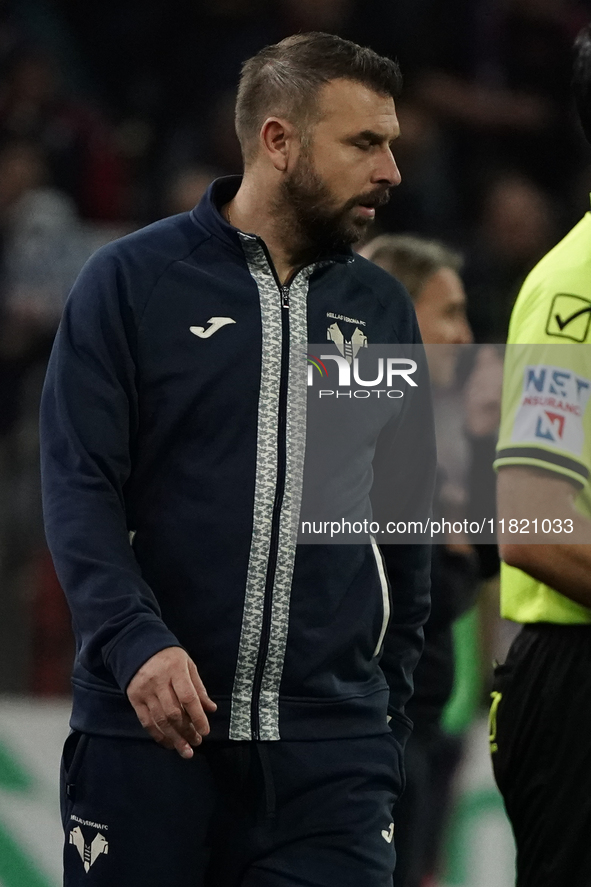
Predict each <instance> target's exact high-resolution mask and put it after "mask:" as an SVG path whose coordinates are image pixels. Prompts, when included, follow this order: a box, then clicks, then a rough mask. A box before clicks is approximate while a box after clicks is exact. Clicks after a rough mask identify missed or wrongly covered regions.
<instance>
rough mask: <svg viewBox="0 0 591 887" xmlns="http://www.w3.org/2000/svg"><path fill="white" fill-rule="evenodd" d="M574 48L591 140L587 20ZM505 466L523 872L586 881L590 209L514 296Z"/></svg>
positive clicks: (508, 754)
mask: <svg viewBox="0 0 591 887" xmlns="http://www.w3.org/2000/svg"><path fill="white" fill-rule="evenodd" d="M575 49H576V54H575V70H574V81H573V83H574V90H575V97H576V101H577V106H578V110H579V115H580V118H581V122H582V125H583V129H584V131H585V134H586V136H587V139H588V141H590V142H591V26H588V27H587V28H586V29H585V30H584V31H583V32H582V33H581V34H580V35H579V37H578V38H577V42H576V44H575ZM495 467H496V468H497V470H498V503H499V518H500V521H502V520H504V521H505V527H504V534H503V533H501V532H500V533H499V538H500V540H501V545H500V552H501V557H502V559H503V561H504V563H503V565H502V572H501V609H502V615H503V616H505V617H506V618H508V619H512V620H514V621H516V622H520V623H522V624H523V629H522V631H521V632H520V633H519V635H518V637H517V638H516V640H515V642H514V643H513V646H512V647H511V650H510V651H509V655H508V657H507V661H506V662H505V663H504V664H503V665H501V666H498V667H497V669H496V675H495V685H494V690H493V705H492V708H491V750H492V758H493V766H494V771H495V777H496V780H497V784H498V786H499V788H500V790H501V792H502V794H503V797H504V801H505V806H506V809H507V813H508V815H509V818H510V820H511V824H512V826H513V831H514V834H515V840H516V844H517V882H516V883H517V885H518V887H590V885H591V544H589V543H590V542H591V486H590V483H591V213H587V214H586V215H585V216H584V218H583V219H582V220H581V221H580V222H579V223H578V225H576V227H575V228H574V229H573V230H572V231H571V232H570V233H569V234H568V235H567V236H566V237H565V239H564V240H563V241H562V242H561V243H559V244H558V245H557V246H556V247H555V248H554V249H553V250H552V251H551V252H550V253H548V255H547V256H545V257H544V258H543V259H542V261H541V262H540V263H539V264H538V265H537V267H536V268H534V270H533V271H532V272H531V274H530V275H529V277H528V278H527V280H526V281H525V283H524V285H523V288H522V290H521V293H520V294H519V297H518V299H517V302H516V304H515V308H514V310H513V315H512V318H511V325H510V329H509V338H508V348H507V354H506V358H505V379H504V386H503V407H502V420H501V434H500V439H499V444H498V449H497V460H496V463H495ZM510 520H511V521H513V523H511V524H510V523H509V521H510ZM534 537H535V540H536V541H535V542H532V541H531V540H532V539H533V538H534ZM528 539H529V540H530V541H529V543H528ZM540 542H545V544H539V543H540Z"/></svg>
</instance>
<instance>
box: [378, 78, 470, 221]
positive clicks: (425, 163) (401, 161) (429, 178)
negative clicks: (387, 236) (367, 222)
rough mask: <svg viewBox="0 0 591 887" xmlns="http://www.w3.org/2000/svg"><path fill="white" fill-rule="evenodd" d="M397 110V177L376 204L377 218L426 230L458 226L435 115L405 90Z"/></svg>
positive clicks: (455, 207) (453, 196) (452, 191)
mask: <svg viewBox="0 0 591 887" xmlns="http://www.w3.org/2000/svg"><path fill="white" fill-rule="evenodd" d="M396 113H397V116H398V121H399V123H400V138H399V139H398V140H397V141H396V145H395V148H394V153H395V156H396V162H397V164H398V167H399V169H400V171H401V174H402V182H401V184H400V185H399V186H398V187H397V188H395V189H394V191H393V192H392V195H391V198H390V202H389V203H388V204H386V206H384V207H383V208H381V209H380V210H379V215H378V218H379V224H380V226H381V227H382V228H383V229H385V230H386V231H396V232H403V231H414V232H416V233H417V234H423V235H427V236H435V235H437V234H439V233H440V232H441V231H446V232H447V236H448V237H450V236H451V235H452V233H453V232H454V231H457V229H458V228H459V227H460V219H459V215H458V213H459V206H458V203H457V199H456V194H455V192H454V189H453V184H452V177H451V175H450V170H449V168H448V157H447V155H446V149H445V143H444V142H443V141H442V138H441V133H440V129H439V126H438V124H437V121H436V119H435V117H434V116H433V114H431V113H429V112H428V111H427V109H426V108H425V107H424V105H422V104H421V103H420V102H418V101H417V100H416V99H414V98H413V97H412V95H411V96H408V95H407V94H406V92H405V95H404V96H403V97H402V98H401V99H400V100H399V101H398V102H397V104H396Z"/></svg>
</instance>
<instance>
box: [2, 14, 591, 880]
mask: <svg viewBox="0 0 591 887" xmlns="http://www.w3.org/2000/svg"><path fill="white" fill-rule="evenodd" d="M590 17H591V3H590V2H582V0H363V2H356V0H217V2H215V0H212V2H205V0H201V2H199V0H166V2H162V0H151V2H150V3H144V2H140V0H103V2H101V3H99V4H88V3H80V2H76V0H0V694H1V695H0V887H24V885H26V887H50V885H57V884H58V882H59V859H60V847H59V844H60V840H61V837H60V828H59V818H58V816H57V808H56V804H55V782H56V771H55V767H56V761H57V759H58V757H59V750H60V744H61V741H62V739H63V736H64V734H65V732H66V730H67V723H66V722H67V694H68V673H69V667H70V661H71V655H72V643H71V637H70V631H69V624H68V615H67V612H66V610H65V604H64V602H63V598H62V596H61V591H60V589H59V586H58V585H57V581H56V579H55V576H54V574H53V571H52V567H51V563H50V560H49V557H48V554H47V550H46V547H45V544H44V539H43V530H42V523H41V512H40V502H39V477H38V468H37V461H38V439H37V430H36V429H37V425H36V423H37V405H38V398H39V393H40V387H41V383H42V379H43V373H44V368H45V364H46V361H47V357H48V354H49V349H50V346H51V342H52V338H53V335H54V333H55V329H56V327H57V324H58V322H59V317H60V313H61V309H62V306H63V302H64V299H65V297H66V295H67V292H68V289H69V286H70V285H71V282H72V280H73V279H74V277H75V276H76V273H77V271H78V270H79V268H80V266H81V265H82V263H83V262H84V261H85V259H86V258H87V256H88V255H89V254H90V253H91V252H92V251H93V250H94V249H95V248H97V247H98V246H99V245H101V244H102V243H104V242H106V241H108V240H110V239H111V238H113V237H116V236H119V235H120V234H123V233H125V232H127V231H130V230H133V229H135V228H137V227H139V226H141V225H143V224H146V223H149V222H151V221H153V220H155V219H157V218H160V217H162V216H164V215H169V214H171V213H174V212H179V211H183V210H186V209H189V208H191V207H192V206H193V205H194V204H195V203H196V202H197V201H198V199H199V197H200V196H201V194H202V193H203V191H204V190H205V188H206V186H207V184H208V183H209V181H211V179H212V178H213V177H215V176H216V175H220V174H227V173H235V172H240V154H239V149H238V144H237V141H236V138H235V135H234V132H233V121H232V109H233V99H234V88H235V84H236V81H237V78H238V74H239V70H240V65H241V62H242V61H243V60H244V59H245V58H247V57H249V56H251V55H252V54H254V53H255V52H256V51H257V50H258V49H259V48H261V47H262V46H264V45H266V44H268V43H271V42H275V41H277V40H279V39H281V38H282V37H284V36H287V35H288V34H291V33H294V32H297V31H304V30H325V31H332V32H335V33H338V34H340V35H341V36H344V37H348V38H351V39H353V40H356V41H357V42H360V43H364V44H367V45H370V46H372V47H373V48H374V49H376V50H378V51H380V52H383V53H385V54H388V55H391V56H394V57H396V58H398V59H399V61H400V64H401V67H402V70H403V75H404V78H405V89H404V93H403V96H402V98H401V99H400V101H399V102H398V104H397V107H398V113H399V117H400V122H401V127H402V136H401V138H400V141H399V144H398V146H397V148H396V152H395V153H396V157H397V160H398V163H399V166H400V168H401V172H402V177H403V183H402V185H401V186H400V187H399V188H398V189H396V191H395V192H394V195H393V198H392V200H391V202H390V204H389V206H388V207H386V208H385V209H384V210H383V211H382V213H381V216H380V218H379V228H380V230H383V231H396V232H413V233H418V234H425V235H428V236H434V237H440V238H442V239H444V240H445V241H446V242H448V243H449V244H451V245H453V246H456V247H458V248H459V249H460V250H461V251H462V252H463V253H464V255H465V257H466V264H465V271H464V279H465V283H466V289H467V293H468V298H469V315H470V320H471V323H472V326H473V329H474V333H475V337H476V341H477V342H503V341H504V338H505V335H506V328H507V321H508V316H509V313H510V308H511V305H512V301H513V299H514V297H515V295H516V293H517V290H518V289H519V286H520V283H521V282H522V280H523V279H524V277H525V275H526V274H527V272H528V271H529V270H530V269H531V268H532V267H533V265H534V264H535V263H536V261H537V260H538V259H539V258H540V257H541V256H542V255H543V254H544V253H545V252H546V251H547V249H548V248H549V247H550V246H552V245H553V244H554V243H555V242H556V241H557V240H558V239H559V238H560V237H561V236H562V235H563V234H564V233H566V231H567V230H568V229H569V228H570V227H571V226H572V224H573V223H574V222H575V221H576V220H577V219H578V218H579V217H580V216H581V215H582V213H583V212H585V210H586V209H587V208H588V193H589V190H590V188H591V166H590V163H589V159H590V158H589V153H588V150H587V147H586V143H585V142H584V140H583V138H582V135H581V133H580V131H579V128H578V124H577V121H576V117H575V114H574V109H573V106H572V102H571V100H570V96H569V80H570V58H571V55H570V52H571V49H570V48H571V45H572V42H573V39H574V37H575V35H576V33H577V31H578V30H579V28H580V27H581V26H582V25H584V24H585V23H586V22H587V21H588V20H589V18H590ZM494 612H495V608H494V580H493V582H492V584H491V587H489V588H487V589H485V592H484V593H483V595H482V596H481V605H480V610H479V614H478V620H479V626H480V629H479V630H480V639H481V643H480V647H481V648H482V650H483V651H484V652H482V653H481V657H482V659H483V661H484V662H486V661H487V660H489V659H490V656H491V655H492V654H493V653H494V652H495V651H497V650H500V651H501V652H502V650H503V648H504V647H505V646H506V642H507V636H508V634H509V633H510V632H508V630H507V628H506V627H505V626H503V625H501V623H500V621H499V620H498V619H497V618H496V616H495V615H494ZM487 674H488V668H487V666H486V665H483V676H484V678H483V680H482V682H481V685H480V686H481V688H482V689H481V690H479V699H478V702H479V704H480V707H481V711H483V710H484V704H485V700H486V684H487ZM448 850H449V853H448V861H447V864H446V871H445V873H444V874H442V882H441V883H445V884H446V885H450V887H451V885H458V887H459V885H463V887H508V885H509V884H510V883H511V879H512V875H511V871H512V860H511V857H512V844H511V838H510V834H509V832H508V827H507V825H506V822H505V821H504V819H503V815H502V809H501V806H500V801H499V798H498V796H497V795H496V793H495V790H494V787H493V785H492V779H491V776H490V767H489V764H488V760H487V757H486V728H485V725H484V723H483V720H482V716H480V717H477V718H476V720H475V723H474V726H473V728H472V730H471V732H470V735H469V740H468V743H467V746H466V753H465V762H464V767H463V769H462V771H461V772H460V776H459V779H458V791H457V799H456V803H455V809H454V814H453V816H452V821H451V825H450V836H449V839H448Z"/></svg>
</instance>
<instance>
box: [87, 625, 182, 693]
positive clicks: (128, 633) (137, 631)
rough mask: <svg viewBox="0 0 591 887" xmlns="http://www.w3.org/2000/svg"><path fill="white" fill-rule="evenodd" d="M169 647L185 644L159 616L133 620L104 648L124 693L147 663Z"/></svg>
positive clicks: (107, 659) (108, 666) (107, 660)
mask: <svg viewBox="0 0 591 887" xmlns="http://www.w3.org/2000/svg"><path fill="white" fill-rule="evenodd" d="M167 647H182V644H180V643H179V641H178V639H177V638H176V637H175V636H174V634H173V633H172V632H171V631H169V630H168V628H167V627H166V626H165V625H164V623H163V622H161V621H160V619H158V617H156V616H155V617H154V618H153V619H149V620H142V621H141V622H134V623H133V624H132V625H130V626H129V628H128V629H126V630H125V631H123V632H121V633H120V634H118V635H117V638H116V639H115V641H114V642H112V644H111V645H110V647H109V649H108V650H106V651H105V656H104V661H105V665H106V666H107V668H108V669H109V670H110V671H111V673H112V674H113V676H114V678H115V680H116V681H117V683H118V684H119V686H120V687H121V689H122V690H123V692H125V691H126V690H127V685H128V684H129V682H130V681H131V679H132V678H133V676H134V675H135V673H136V672H137V671H138V669H139V668H141V667H142V665H143V664H144V662H147V661H148V659H150V658H151V657H152V656H154V654H155V653H159V652H160V650H165V649H166V648H167Z"/></svg>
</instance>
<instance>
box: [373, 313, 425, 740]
mask: <svg viewBox="0 0 591 887" xmlns="http://www.w3.org/2000/svg"><path fill="white" fill-rule="evenodd" d="M413 327H414V329H413V334H412V337H413V339H414V344H413V345H412V346H411V347H409V346H403V349H404V350H403V351H401V353H404V354H405V355H406V354H408V355H409V356H412V357H413V358H414V359H415V360H416V361H417V364H418V372H417V375H416V377H415V378H416V380H417V382H418V386H417V387H416V388H412V389H411V390H410V391H409V392H408V393H407V394H405V403H404V409H403V412H402V416H401V417H400V419H398V420H397V421H396V422H395V423H394V424H393V425H392V424H391V427H389V426H386V427H385V429H384V431H383V432H382V435H381V436H380V439H379V441H378V446H377V448H376V454H375V457H374V477H375V480H374V488H375V490H372V506H373V507H374V514H375V517H376V519H377V520H378V522H379V524H380V527H381V528H384V527H385V526H386V525H387V524H388V522H392V521H393V522H394V524H395V525H396V532H395V533H392V534H390V533H386V534H383V533H382V535H381V538H380V540H379V541H380V547H381V550H382V554H383V555H384V560H385V564H386V573H387V576H388V579H389V582H390V590H391V615H390V622H389V626H388V630H387V633H386V636H385V640H384V648H383V654H382V659H381V663H380V665H381V668H382V670H383V672H384V675H385V677H386V680H387V682H388V685H389V688H390V704H389V710H388V713H389V715H390V716H391V718H392V719H393V721H392V722H391V726H392V727H393V729H394V723H395V722H397V723H398V725H399V726H400V727H401V732H402V738H403V740H404V739H405V738H406V735H408V731H409V728H410V721H409V720H408V719H407V718H406V717H405V715H404V706H405V704H406V702H408V700H409V698H410V697H411V695H412V691H413V681H412V675H413V672H414V669H415V667H416V665H417V663H418V661H419V659H420V656H421V653H422V650H423V640H424V639H423V625H424V623H425V622H426V621H427V618H428V616H429V610H430V586H431V576H430V571H431V545H430V544H429V541H428V538H429V534H428V523H427V519H428V518H430V516H431V509H432V499H433V490H434V485H435V473H436V462H437V456H436V445H435V430H434V422H433V410H432V403H431V389H430V380H429V373H428V368H427V365H426V358H425V355H424V350H423V347H422V343H421V341H420V336H419V333H418V328H417V327H416V322H415V323H414V324H413ZM400 522H401V523H400ZM412 522H414V529H413V530H411V529H410V527H409V524H411V523H412ZM405 529H406V530H407V532H406V533H405V532H404V530H405ZM401 531H402V532H401ZM394 732H395V733H398V732H399V731H397V730H395V729H394Z"/></svg>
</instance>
